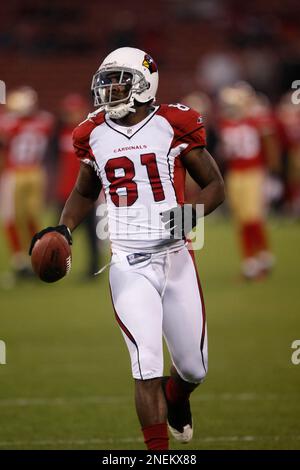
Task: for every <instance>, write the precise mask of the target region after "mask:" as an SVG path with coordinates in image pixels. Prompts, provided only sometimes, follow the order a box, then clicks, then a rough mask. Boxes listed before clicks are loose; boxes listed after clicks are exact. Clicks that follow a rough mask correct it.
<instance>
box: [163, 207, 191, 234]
mask: <svg viewBox="0 0 300 470" xmlns="http://www.w3.org/2000/svg"><path fill="white" fill-rule="evenodd" d="M160 215H161V220H162V222H163V224H164V226H165V229H166V230H169V231H170V238H175V239H179V240H181V239H183V238H185V237H186V236H187V234H188V233H189V232H190V231H191V230H192V229H193V228H194V227H196V225H197V216H196V211H195V209H194V208H193V207H192V206H191V205H183V206H176V207H172V208H171V209H168V210H166V211H164V212H161V214H160Z"/></svg>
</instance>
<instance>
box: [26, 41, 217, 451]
mask: <svg viewBox="0 0 300 470" xmlns="http://www.w3.org/2000/svg"><path fill="white" fill-rule="evenodd" d="M157 86H158V70H157V66H156V64H155V62H154V60H153V59H152V58H151V57H150V56H149V55H148V54H146V53H145V52H143V51H141V50H139V49H135V48H128V47H125V48H120V49H117V50H115V51H114V52H112V53H111V54H109V55H108V56H107V57H106V59H105V60H104V61H103V62H102V64H101V65H100V67H99V69H98V71H97V72H96V74H95V75H94V77H93V81H92V89H93V92H94V96H95V105H96V106H98V107H99V109H98V110H96V112H94V113H92V114H90V115H89V116H88V118H87V119H86V120H85V121H84V122H83V123H81V124H80V125H79V126H78V127H77V128H76V129H75V130H74V133H73V142H74V148H75V151H76V154H77V156H78V158H79V159H80V161H81V166H80V171H79V175H78V178H77V182H76V185H75V187H74V189H73V191H72V193H71V195H70V197H69V199H68V201H67V202H66V205H65V207H64V210H63V212H62V215H61V219H60V225H59V226H57V227H54V228H49V229H48V230H49V231H51V230H58V231H60V232H61V233H63V234H64V235H65V237H66V238H67V239H68V240H69V242H71V235H70V233H71V232H72V231H73V230H74V229H75V228H76V227H77V226H78V225H79V224H80V222H81V221H82V219H83V218H84V216H85V215H86V214H87V212H88V211H89V210H90V209H91V207H92V206H93V204H94V201H95V200H96V199H97V198H98V195H99V192H100V190H101V188H103V189H104V191H105V195H106V200H107V207H108V222H109V235H110V241H111V250H112V262H111V267H110V288H111V296H112V302H113V306H114V310H115V315H116V320H117V322H118V324H119V326H120V328H121V330H122V333H123V336H124V339H125V341H126V344H127V346H128V350H129V354H130V358H131V365H132V374H133V377H134V379H135V403H136V410H137V414H138V418H139V420H140V423H141V427H142V432H143V435H144V440H145V443H146V446H147V448H148V449H161V450H163V449H168V430H167V422H168V424H169V428H170V430H171V433H172V434H173V435H174V437H175V438H176V439H178V440H179V441H181V442H189V441H190V440H191V438H192V435H193V422H192V415H191V410H190V403H189V397H190V394H191V392H192V391H193V390H194V389H195V388H196V387H198V385H199V384H200V383H201V382H202V381H203V380H204V377H205V375H206V373H207V331H206V320H205V309H204V304H203V297H202V292H201V287H200V284H199V280H198V276H197V272H196V268H195V264H194V261H193V258H192V256H191V254H190V252H189V251H188V249H187V247H186V241H185V232H184V233H183V230H182V228H181V227H180V224H178V223H177V222H176V220H177V221H178V215H179V216H180V217H181V215H182V214H183V209H184V203H185V199H184V198H185V195H184V184H185V173H186V170H187V171H188V173H189V174H190V175H191V176H192V177H193V178H194V179H195V181H196V182H197V183H198V184H199V186H201V188H202V191H201V196H200V197H199V199H198V200H197V201H194V205H196V203H198V204H202V205H204V209H205V210H204V213H205V214H209V213H210V212H212V211H213V210H214V209H215V208H216V207H217V206H218V205H219V204H221V202H222V201H223V199H224V185H223V180H222V176H221V174H220V172H219V170H218V167H217V165H216V164H215V162H214V160H213V158H212V157H211V155H210V154H209V153H208V152H207V150H206V149H205V131H204V127H203V120H202V118H201V116H199V114H198V113H197V112H195V111H193V110H192V109H190V108H188V107H186V106H183V105H178V104H176V105H167V104H162V105H156V104H155V96H156V92H157ZM150 213H151V217H149V214H150ZM176 217H177V218H176ZM189 222H190V227H189V228H191V226H192V225H193V224H195V222H196V220H195V217H193V220H192V221H189ZM187 230H189V229H187ZM38 237H39V235H38V234H37V237H35V239H34V240H36V239H37V238H38ZM34 240H33V243H34ZM163 336H164V338H165V340H166V343H167V346H168V349H169V352H170V354H171V358H172V363H173V365H172V367H171V375H170V376H169V377H163Z"/></svg>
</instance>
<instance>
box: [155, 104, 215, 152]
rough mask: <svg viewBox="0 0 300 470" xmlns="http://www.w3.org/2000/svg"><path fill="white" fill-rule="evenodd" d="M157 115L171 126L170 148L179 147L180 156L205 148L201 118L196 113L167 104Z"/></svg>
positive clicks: (189, 109) (204, 135) (179, 105)
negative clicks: (198, 148) (172, 134)
mask: <svg viewBox="0 0 300 470" xmlns="http://www.w3.org/2000/svg"><path fill="white" fill-rule="evenodd" d="M158 114H160V115H161V116H163V117H164V118H165V119H167V121H168V122H169V124H170V125H171V126H172V129H173V132H174V137H173V141H172V144H171V148H175V147H178V146H181V147H182V150H181V153H180V156H183V155H185V154H187V153H188V152H190V150H192V149H193V148H195V147H202V148H204V147H205V146H206V133H205V129H204V124H203V117H202V116H201V115H200V114H199V113H198V112H197V111H194V110H193V109H191V108H188V107H187V106H184V105H182V104H174V105H172V104H169V105H162V106H161V108H160V110H159V112H158Z"/></svg>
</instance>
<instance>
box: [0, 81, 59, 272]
mask: <svg viewBox="0 0 300 470" xmlns="http://www.w3.org/2000/svg"><path fill="white" fill-rule="evenodd" d="M52 126H53V118H52V116H51V115H50V114H49V113H47V112H45V111H40V110H39V109H38V97H37V93H36V92H35V91H34V90H33V89H32V88H30V87H21V88H18V89H16V90H14V91H11V92H10V93H9V94H8V97H7V105H6V112H5V113H3V114H2V115H1V117H0V142H1V151H0V161H1V168H2V171H1V185H0V191H1V197H0V206H1V217H2V220H3V224H4V228H5V232H6V235H7V238H8V241H9V245H10V248H11V252H12V265H13V268H14V270H15V271H16V273H17V274H18V275H20V276H27V275H30V273H31V269H30V267H29V266H30V258H29V257H28V254H27V251H28V241H29V240H30V239H31V237H32V235H33V234H34V233H35V232H36V230H37V229H38V228H39V227H40V225H41V220H40V218H41V213H42V206H43V199H44V190H45V173H44V168H43V163H44V162H43V160H44V157H45V154H46V150H47V145H48V142H49V136H50V133H51V131H52Z"/></svg>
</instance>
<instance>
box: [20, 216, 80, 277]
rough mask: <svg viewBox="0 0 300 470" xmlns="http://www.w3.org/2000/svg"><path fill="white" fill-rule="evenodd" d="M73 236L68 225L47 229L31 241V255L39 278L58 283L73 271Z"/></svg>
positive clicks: (33, 266)
mask: <svg viewBox="0 0 300 470" xmlns="http://www.w3.org/2000/svg"><path fill="white" fill-rule="evenodd" d="M70 245H72V236H71V232H70V230H69V228H68V227H67V226H66V225H58V226H56V227H47V228H45V229H44V230H41V231H40V232H38V233H36V234H35V235H34V237H33V239H32V241H31V246H30V249H29V254H30V255H31V264H32V268H33V270H34V272H35V273H36V274H37V276H38V277H39V278H40V279H41V280H42V281H45V282H56V281H58V280H59V279H62V278H63V277H65V276H66V275H67V274H68V273H69V272H70V269H71V262H72V253H71V249H70Z"/></svg>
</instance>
